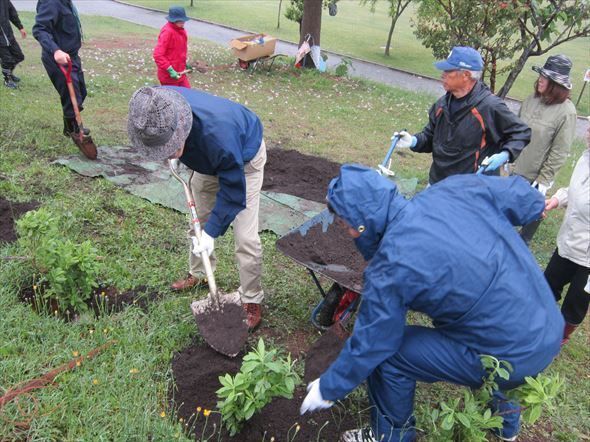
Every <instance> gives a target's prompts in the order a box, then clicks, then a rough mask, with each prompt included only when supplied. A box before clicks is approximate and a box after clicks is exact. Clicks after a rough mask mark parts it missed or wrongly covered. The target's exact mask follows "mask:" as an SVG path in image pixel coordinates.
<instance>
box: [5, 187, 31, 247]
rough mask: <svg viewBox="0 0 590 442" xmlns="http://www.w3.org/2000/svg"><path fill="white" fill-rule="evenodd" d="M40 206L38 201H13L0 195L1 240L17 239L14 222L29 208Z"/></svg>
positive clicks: (10, 240)
mask: <svg viewBox="0 0 590 442" xmlns="http://www.w3.org/2000/svg"><path fill="white" fill-rule="evenodd" d="M38 207H39V203H38V202H37V201H31V202H28V203H13V202H11V201H9V200H7V199H4V198H2V197H0V242H13V241H16V231H15V230H14V222H15V221H16V220H17V219H18V218H20V216H21V215H23V214H24V213H26V212H28V211H29V210H35V209H37V208H38Z"/></svg>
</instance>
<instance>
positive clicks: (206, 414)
mask: <svg viewBox="0 0 590 442" xmlns="http://www.w3.org/2000/svg"><path fill="white" fill-rule="evenodd" d="M210 414H211V410H207V409H205V410H203V416H205V417H207V416H209V415H210Z"/></svg>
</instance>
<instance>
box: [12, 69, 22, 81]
mask: <svg viewBox="0 0 590 442" xmlns="http://www.w3.org/2000/svg"><path fill="white" fill-rule="evenodd" d="M10 78H12V81H14V82H15V83H20V77H17V76H16V75H14V74H13V73H12V71H11V72H10Z"/></svg>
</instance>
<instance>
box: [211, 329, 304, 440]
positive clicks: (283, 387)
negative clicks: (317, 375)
mask: <svg viewBox="0 0 590 442" xmlns="http://www.w3.org/2000/svg"><path fill="white" fill-rule="evenodd" d="M294 366H295V361H291V354H289V355H287V357H286V358H282V357H281V356H280V354H279V350H278V349H276V348H275V349H271V350H268V351H267V349H266V347H265V345H264V341H263V340H262V338H260V339H259V340H258V346H257V347H256V348H255V349H254V350H253V351H251V352H250V353H248V354H247V355H246V356H244V359H243V362H242V366H241V368H240V371H239V373H237V374H236V375H235V376H234V377H232V376H231V375H230V374H226V375H225V376H220V377H219V382H221V385H222V387H221V388H220V389H219V390H217V397H218V398H219V399H220V401H219V402H218V403H217V408H218V409H219V411H220V412H221V415H222V419H223V423H224V424H225V426H226V427H227V429H228V430H229V432H230V435H231V436H233V435H235V434H236V433H238V432H239V431H240V429H241V428H242V425H243V424H244V422H246V421H247V420H248V419H250V418H251V417H252V416H253V415H254V413H256V412H258V411H260V410H261V409H262V408H264V407H265V406H266V405H267V404H269V403H270V402H271V401H272V399H273V398H275V397H279V396H280V397H284V398H287V399H291V398H293V391H294V390H295V385H297V384H298V383H299V382H300V379H299V376H298V375H297V373H296V372H295V371H294Z"/></svg>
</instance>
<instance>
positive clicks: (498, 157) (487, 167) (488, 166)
mask: <svg viewBox="0 0 590 442" xmlns="http://www.w3.org/2000/svg"><path fill="white" fill-rule="evenodd" d="M509 159H510V154H509V153H508V151H506V150H503V151H502V152H500V153H496V154H494V155H492V156H491V157H485V158H484V160H483V161H482V162H481V166H480V167H479V169H478V170H477V174H478V175H479V174H481V173H483V172H493V171H494V170H496V169H498V168H499V167H500V166H502V165H503V164H505V163H507V162H508V160H509Z"/></svg>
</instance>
